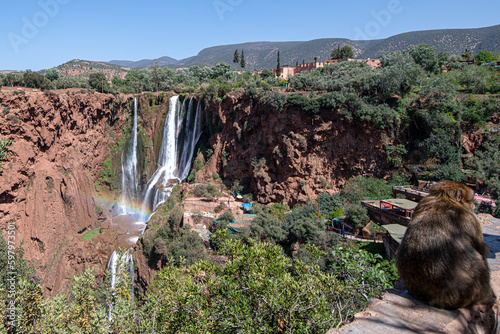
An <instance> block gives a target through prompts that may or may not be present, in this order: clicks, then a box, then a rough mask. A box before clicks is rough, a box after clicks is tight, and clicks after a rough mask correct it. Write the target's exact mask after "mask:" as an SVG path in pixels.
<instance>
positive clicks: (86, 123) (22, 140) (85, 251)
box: [0, 89, 131, 294]
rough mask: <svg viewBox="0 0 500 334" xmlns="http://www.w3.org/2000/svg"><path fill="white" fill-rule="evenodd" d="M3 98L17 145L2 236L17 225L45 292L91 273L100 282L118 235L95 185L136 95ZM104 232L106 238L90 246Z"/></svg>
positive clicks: (9, 165) (5, 130)
mask: <svg viewBox="0 0 500 334" xmlns="http://www.w3.org/2000/svg"><path fill="white" fill-rule="evenodd" d="M23 91H25V93H20V92H17V93H15V92H13V91H5V90H3V91H2V92H1V93H0V106H1V109H0V115H1V117H0V120H1V121H0V138H6V139H9V140H12V145H11V146H9V147H8V156H7V162H6V163H5V170H4V171H3V174H2V175H1V176H0V229H2V230H5V229H6V227H7V224H8V223H12V222H13V223H15V225H16V244H17V245H19V244H20V243H21V241H23V242H24V245H23V248H24V250H25V254H26V257H27V258H28V259H29V260H32V261H33V262H34V263H35V264H36V265H37V266H38V267H39V272H40V273H42V274H43V283H44V286H45V287H46V289H47V290H46V293H47V294H51V293H52V292H57V291H64V290H65V287H66V283H67V280H68V279H69V277H71V276H72V275H74V274H79V273H82V272H83V271H84V270H85V269H86V268H87V267H93V268H95V273H96V274H97V275H100V274H102V273H103V271H104V270H105V267H106V262H107V259H108V258H109V255H110V253H111V252H112V251H113V247H114V246H113V245H114V242H115V239H116V233H113V231H112V230H111V226H110V225H111V215H110V213H109V210H105V208H103V205H102V202H100V200H99V197H98V195H97V193H96V190H95V186H94V182H95V181H96V180H97V179H98V176H99V175H98V173H99V171H100V170H102V163H103V161H104V160H105V159H106V156H107V154H108V152H109V144H110V143H112V142H113V141H114V140H115V137H116V129H117V127H118V126H119V125H120V124H123V122H124V121H125V118H126V115H124V110H128V109H129V104H130V103H129V99H130V98H131V97H130V96H120V97H119V98H116V97H115V96H113V95H105V94H104V95H103V94H80V93H75V92H68V93H66V92H64V93H60V94H59V93H58V94H55V93H43V92H37V91H36V90H35V91H32V90H30V89H23ZM96 228H100V232H101V234H99V235H97V236H95V237H93V238H91V239H89V240H82V239H85V237H84V235H85V233H87V232H89V231H91V230H93V229H96Z"/></svg>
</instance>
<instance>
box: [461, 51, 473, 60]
mask: <svg viewBox="0 0 500 334" xmlns="http://www.w3.org/2000/svg"><path fill="white" fill-rule="evenodd" d="M462 59H463V60H466V61H471V60H472V51H471V50H469V49H465V52H464V53H462Z"/></svg>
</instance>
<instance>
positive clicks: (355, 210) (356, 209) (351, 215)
mask: <svg viewBox="0 0 500 334" xmlns="http://www.w3.org/2000/svg"><path fill="white" fill-rule="evenodd" d="M344 213H345V215H346V219H347V222H348V223H349V224H351V225H352V226H354V227H359V228H363V227H365V226H366V224H368V223H369V222H370V217H369V216H368V210H366V208H365V207H364V206H362V205H361V204H351V205H349V206H347V207H346V208H345V209H344Z"/></svg>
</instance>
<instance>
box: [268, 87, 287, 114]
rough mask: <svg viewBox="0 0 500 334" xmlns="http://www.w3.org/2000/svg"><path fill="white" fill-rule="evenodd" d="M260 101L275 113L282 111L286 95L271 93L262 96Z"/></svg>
mask: <svg viewBox="0 0 500 334" xmlns="http://www.w3.org/2000/svg"><path fill="white" fill-rule="evenodd" d="M262 100H263V102H264V103H265V104H266V105H268V106H269V107H270V108H272V109H274V110H277V111H283V108H284V106H285V103H286V95H285V94H283V93H280V92H276V91H271V92H269V93H268V94H266V95H264V97H263V98H262Z"/></svg>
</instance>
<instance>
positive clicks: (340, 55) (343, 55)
mask: <svg viewBox="0 0 500 334" xmlns="http://www.w3.org/2000/svg"><path fill="white" fill-rule="evenodd" d="M330 57H331V59H348V58H352V57H354V52H353V51H352V47H351V46H349V45H347V44H346V45H344V46H343V47H340V44H339V45H338V46H337V48H336V49H334V50H332V52H331V54H330Z"/></svg>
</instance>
